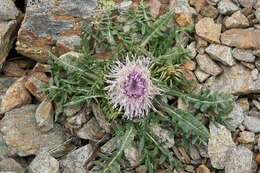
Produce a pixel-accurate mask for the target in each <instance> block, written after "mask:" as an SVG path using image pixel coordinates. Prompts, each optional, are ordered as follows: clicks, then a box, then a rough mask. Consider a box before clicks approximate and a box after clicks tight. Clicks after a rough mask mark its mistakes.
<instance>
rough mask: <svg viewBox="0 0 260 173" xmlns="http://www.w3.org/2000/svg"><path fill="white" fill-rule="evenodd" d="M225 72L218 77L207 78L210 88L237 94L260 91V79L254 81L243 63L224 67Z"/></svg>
mask: <svg viewBox="0 0 260 173" xmlns="http://www.w3.org/2000/svg"><path fill="white" fill-rule="evenodd" d="M223 69H224V73H223V74H222V75H220V76H218V77H216V78H211V80H207V85H208V86H209V88H210V89H212V90H214V91H219V92H225V93H231V94H235V95H240V94H249V93H258V92H259V91H260V79H259V75H258V79H257V80H256V81H254V80H253V79H252V77H251V75H250V70H248V69H247V68H246V67H244V66H243V65H240V64H237V65H234V66H232V67H231V68H227V67H224V66H223Z"/></svg>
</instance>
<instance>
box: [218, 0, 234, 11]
mask: <svg viewBox="0 0 260 173" xmlns="http://www.w3.org/2000/svg"><path fill="white" fill-rule="evenodd" d="M237 10H239V7H238V6H236V4H234V3H233V2H232V1H231V0H221V1H220V2H219V3H218V11H219V13H220V14H225V15H229V14H232V13H233V12H235V11H237Z"/></svg>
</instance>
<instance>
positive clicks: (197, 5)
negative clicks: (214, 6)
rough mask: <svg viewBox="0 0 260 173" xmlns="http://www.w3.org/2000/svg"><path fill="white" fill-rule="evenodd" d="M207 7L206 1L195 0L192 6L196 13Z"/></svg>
mask: <svg viewBox="0 0 260 173" xmlns="http://www.w3.org/2000/svg"><path fill="white" fill-rule="evenodd" d="M206 5H207V1H206V0H197V1H196V2H195V4H194V6H195V9H196V13H199V12H200V10H201V9H203V8H204V7H205V6H206Z"/></svg>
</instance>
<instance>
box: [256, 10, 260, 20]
mask: <svg viewBox="0 0 260 173" xmlns="http://www.w3.org/2000/svg"><path fill="white" fill-rule="evenodd" d="M255 17H256V19H257V20H260V7H258V8H257V9H256V10H255Z"/></svg>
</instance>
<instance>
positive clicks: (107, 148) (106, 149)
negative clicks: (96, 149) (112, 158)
mask: <svg viewBox="0 0 260 173" xmlns="http://www.w3.org/2000/svg"><path fill="white" fill-rule="evenodd" d="M121 144H122V141H121V140H119V139H117V138H112V139H110V140H109V141H108V142H107V143H105V144H104V145H103V146H102V147H101V148H100V151H101V152H102V153H105V154H110V153H112V152H113V151H115V150H116V149H119V148H120V146H121Z"/></svg>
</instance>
